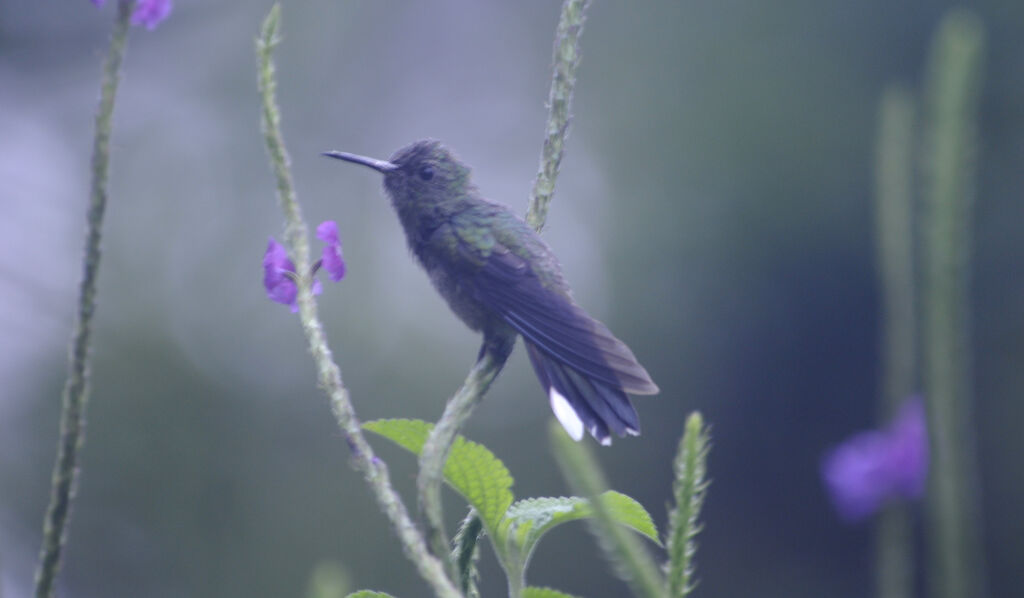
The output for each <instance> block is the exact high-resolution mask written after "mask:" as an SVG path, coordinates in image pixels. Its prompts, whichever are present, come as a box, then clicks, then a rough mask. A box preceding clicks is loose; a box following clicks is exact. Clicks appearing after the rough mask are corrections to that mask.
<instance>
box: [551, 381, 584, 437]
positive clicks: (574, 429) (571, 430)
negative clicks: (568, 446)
mask: <svg viewBox="0 0 1024 598" xmlns="http://www.w3.org/2000/svg"><path fill="white" fill-rule="evenodd" d="M548 396H549V397H550V398H551V410H552V411H554V412H555V417H556V418H558V423H560V424H562V427H563V428H565V431H566V432H567V433H568V434H569V437H570V438H572V439H573V440H575V441H577V442H579V441H580V440H582V439H583V420H581V419H580V416H578V415H576V411H575V410H573V408H572V405H570V404H569V400H568V399H566V398H565V397H563V396H562V395H561V393H559V392H558V391H557V390H555V387H554V386H552V387H551V389H550V390H549V391H548Z"/></svg>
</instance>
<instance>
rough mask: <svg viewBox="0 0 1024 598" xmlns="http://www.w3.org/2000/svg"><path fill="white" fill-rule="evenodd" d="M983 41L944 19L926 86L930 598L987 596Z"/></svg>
mask: <svg viewBox="0 0 1024 598" xmlns="http://www.w3.org/2000/svg"><path fill="white" fill-rule="evenodd" d="M983 44H984V32H983V31H982V27H981V23H980V22H979V21H978V19H977V18H976V17H975V16H973V14H971V13H968V12H964V11H954V12H951V13H950V14H949V15H947V16H946V18H945V19H943V22H942V25H941V27H940V29H939V31H938V33H937V34H936V37H935V40H934V42H933V45H932V50H931V58H930V64H929V73H928V83H927V86H926V96H925V99H926V102H927V104H926V109H927V110H926V137H925V147H924V149H925V152H926V153H925V161H924V167H925V172H924V175H925V178H924V183H925V185H924V190H925V191H924V201H925V205H926V208H927V209H926V211H925V216H926V218H925V221H924V264H925V271H924V288H923V309H924V330H923V338H924V345H923V346H924V355H923V357H924V388H925V398H926V400H927V402H928V418H929V421H928V424H929V425H928V428H929V440H930V446H931V455H932V469H931V475H930V476H929V493H928V527H929V534H930V538H929V542H928V545H929V548H930V549H931V555H930V563H929V568H928V570H929V575H930V577H931V579H930V586H931V592H932V594H933V595H934V596H936V597H937V598H980V597H982V596H984V595H985V590H984V585H985V584H984V579H983V574H982V571H981V563H982V562H983V558H982V550H981V548H982V545H981V539H980V532H979V529H978V526H977V522H978V514H977V497H976V488H977V480H976V479H975V476H974V475H973V474H972V472H974V471H976V459H975V457H974V438H973V425H972V422H971V419H972V416H971V405H970V402H971V393H970V385H971V384H970V380H971V360H972V357H971V351H970V342H969V335H968V328H969V318H968V314H969V313H970V302H969V291H968V289H969V284H968V282H969V279H970V265H969V264H970V255H971V224H972V220H973V218H972V204H973V196H974V152H975V146H976V133H975V125H974V119H975V117H976V113H977V104H978V95H979V89H980V83H981V66H982V55H983Z"/></svg>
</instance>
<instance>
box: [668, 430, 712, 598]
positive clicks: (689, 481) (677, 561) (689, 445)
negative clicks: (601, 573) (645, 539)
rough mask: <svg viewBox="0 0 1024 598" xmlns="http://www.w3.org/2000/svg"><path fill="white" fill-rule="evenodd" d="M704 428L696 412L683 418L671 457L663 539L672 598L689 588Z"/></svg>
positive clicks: (702, 489) (703, 476)
mask: <svg viewBox="0 0 1024 598" xmlns="http://www.w3.org/2000/svg"><path fill="white" fill-rule="evenodd" d="M710 442H711V441H710V439H709V437H708V431H707V429H706V428H705V427H704V419H703V418H702V417H701V415H700V413H697V412H694V413H691V414H690V416H689V417H688V418H686V429H685V431H684V432H683V437H682V439H680V441H679V450H678V452H677V453H676V460H675V464H674V465H675V484H673V494H674V495H675V502H676V505H675V508H674V509H672V510H671V511H670V512H669V517H668V520H669V529H668V534H667V535H666V539H665V548H666V550H667V551H668V563H666V565H665V572H666V573H667V575H666V579H665V584H666V589H667V593H668V595H669V596H671V597H672V598H683V597H685V596H688V595H689V594H690V593H692V592H693V589H694V587H696V581H695V580H694V578H693V572H694V565H693V558H694V556H695V555H696V553H697V543H696V538H697V534H698V533H699V532H700V530H701V524H700V523H699V522H698V519H697V518H698V517H699V516H700V509H701V507H702V506H703V504H704V496H705V493H706V492H707V488H708V481H707V458H708V450H709V449H710Z"/></svg>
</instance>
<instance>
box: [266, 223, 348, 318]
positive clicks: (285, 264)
mask: <svg viewBox="0 0 1024 598" xmlns="http://www.w3.org/2000/svg"><path fill="white" fill-rule="evenodd" d="M316 236H317V238H318V239H320V240H321V241H323V242H324V243H326V244H327V245H326V246H325V247H324V249H323V252H322V253H321V256H320V260H319V261H318V262H317V264H316V265H315V266H313V272H316V271H317V270H318V269H319V268H320V267H321V266H322V267H323V269H324V270H326V271H327V277H328V278H330V279H331V281H332V282H338V281H339V280H341V279H342V278H344V277H345V260H344V259H343V258H342V255H341V241H340V240H339V239H338V225H337V223H335V222H334V221H333V220H328V221H326V222H323V223H321V224H320V226H318V227H316ZM295 276H296V273H295V263H294V262H293V261H292V260H291V259H289V258H288V252H287V251H285V248H284V247H283V246H282V245H281V244H280V243H278V242H277V241H275V240H274V238H273V237H271V238H270V243H268V244H267V251H266V253H264V254H263V288H264V289H266V291H267V297H269V298H270V300H271V301H276V302H278V303H283V304H284V305H288V306H290V307H291V308H292V312H293V313H294V312H297V311H299V305H298V303H297V302H296V298H297V297H298V294H299V288H298V286H297V285H296V284H295ZM322 291H323V286H322V285H321V284H320V281H319V280H314V281H313V294H314V295H319V294H320V293H321V292H322Z"/></svg>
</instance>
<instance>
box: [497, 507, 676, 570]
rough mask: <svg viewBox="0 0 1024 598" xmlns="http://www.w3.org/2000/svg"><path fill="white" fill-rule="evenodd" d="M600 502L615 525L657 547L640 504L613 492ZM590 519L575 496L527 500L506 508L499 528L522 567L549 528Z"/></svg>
mask: <svg viewBox="0 0 1024 598" xmlns="http://www.w3.org/2000/svg"><path fill="white" fill-rule="evenodd" d="M601 501H602V502H603V503H604V504H605V508H606V509H607V510H608V512H609V513H610V514H611V516H612V519H613V520H614V521H615V522H617V523H620V524H622V525H625V526H626V527H629V528H631V529H633V530H634V531H636V532H638V533H640V534H642V535H644V536H646V537H647V538H648V539H650V540H651V541H652V542H654V543H656V544H659V545H660V544H661V542H660V541H659V539H658V529H657V528H656V527H655V525H654V521H653V520H652V519H651V516H650V515H649V514H648V513H647V511H646V510H645V509H644V508H643V506H642V505H641V504H640V503H638V502H637V501H635V500H633V499H632V498H630V497H629V496H626V495H625V494H622V493H621V492H615V491H614V490H608V491H607V492H604V493H603V494H601ZM593 515H594V510H593V509H592V508H591V506H590V503H589V502H587V500H586V499H585V498H580V497H578V496H569V497H558V498H528V499H525V500H520V501H517V502H516V503H514V504H513V505H512V506H511V507H509V509H508V512H507V513H506V514H505V521H504V522H503V524H502V535H503V537H504V539H505V541H506V542H508V541H511V542H514V543H515V545H516V547H517V548H518V553H519V554H521V555H523V562H524V565H525V563H526V561H528V560H529V558H530V555H531V554H532V552H533V549H534V548H536V545H537V542H538V541H539V540H540V538H541V536H543V535H544V534H545V533H547V532H548V531H549V530H550V529H551V528H553V527H555V526H556V525H560V524H562V523H567V522H569V521H576V520H578V519H586V518H588V517H593Z"/></svg>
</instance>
